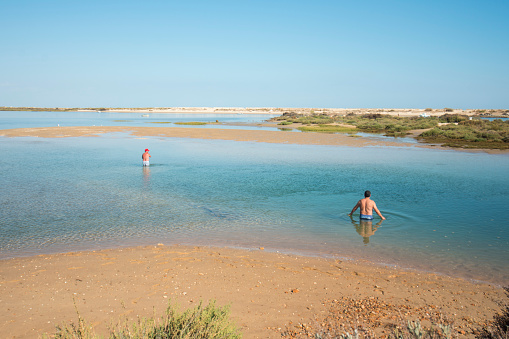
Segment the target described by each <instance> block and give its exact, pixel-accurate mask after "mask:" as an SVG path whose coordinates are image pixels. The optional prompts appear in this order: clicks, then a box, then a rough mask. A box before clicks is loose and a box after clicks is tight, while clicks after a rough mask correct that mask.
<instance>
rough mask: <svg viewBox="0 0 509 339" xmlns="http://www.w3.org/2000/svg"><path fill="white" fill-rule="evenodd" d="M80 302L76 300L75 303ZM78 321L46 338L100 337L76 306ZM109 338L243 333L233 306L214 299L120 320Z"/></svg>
mask: <svg viewBox="0 0 509 339" xmlns="http://www.w3.org/2000/svg"><path fill="white" fill-rule="evenodd" d="M75 306H76V304H75ZM76 312H77V315H78V323H77V324H74V323H71V324H63V325H58V326H57V327H56V333H55V334H54V335H52V336H50V335H48V334H45V335H44V336H43V338H57V339H71V338H72V339H98V338H103V336H99V335H97V334H96V333H95V332H94V330H93V328H92V326H91V325H89V324H88V323H87V322H86V321H85V320H84V319H83V318H82V317H81V316H80V314H79V312H78V310H76ZM108 338H109V339H145V338H154V339H155V338H175V339H177V338H196V339H205V338H219V339H222V338H223V339H238V338H242V334H241V332H240V330H239V329H238V327H237V326H236V325H235V324H233V322H232V321H231V319H230V306H229V305H227V306H223V307H220V306H216V301H215V300H212V301H210V302H209V303H208V304H207V305H206V306H204V305H203V302H202V301H200V303H199V305H198V306H196V307H194V308H190V309H188V310H186V311H184V312H181V311H180V307H179V306H178V305H177V304H171V303H170V304H169V305H168V308H167V309H166V313H165V314H164V315H163V316H161V317H160V318H159V319H156V318H155V317H153V318H138V320H137V321H136V322H134V323H130V322H128V321H127V320H125V321H120V322H119V323H118V324H117V325H116V326H112V327H111V328H110V333H109V336H108Z"/></svg>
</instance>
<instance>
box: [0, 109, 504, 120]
mask: <svg viewBox="0 0 509 339" xmlns="http://www.w3.org/2000/svg"><path fill="white" fill-rule="evenodd" d="M0 111H12V112H15V111H30V112H105V113H106V112H109V113H145V114H146V113H148V114H150V113H187V114H189V113H197V114H268V115H282V114H283V113H289V112H294V113H299V114H327V115H338V114H339V115H346V114H372V113H379V114H389V115H394V116H401V117H411V116H419V115H421V114H427V115H430V116H440V115H443V114H446V113H450V114H464V115H468V116H485V117H506V118H507V117H509V109H466V110H463V109H452V108H441V109H432V108H424V109H418V108H305V107H303V108H291V107H287V108H284V107H138V108H121V107H117V108H112V107H109V108H104V107H96V108H94V107H88V108H85V107H84V108H64V107H5V106H3V107H0Z"/></svg>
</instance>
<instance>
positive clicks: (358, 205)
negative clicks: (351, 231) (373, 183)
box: [348, 200, 361, 216]
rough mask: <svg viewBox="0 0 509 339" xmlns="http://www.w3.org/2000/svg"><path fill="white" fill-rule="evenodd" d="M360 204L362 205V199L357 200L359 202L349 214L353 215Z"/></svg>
mask: <svg viewBox="0 0 509 339" xmlns="http://www.w3.org/2000/svg"><path fill="white" fill-rule="evenodd" d="M360 205H361V201H360V200H359V201H357V204H356V205H355V206H354V207H353V209H352V212H350V214H348V215H350V216H351V215H352V214H353V212H355V210H356V209H358V208H359V206H360Z"/></svg>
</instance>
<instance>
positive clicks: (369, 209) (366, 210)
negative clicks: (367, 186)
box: [348, 191, 385, 220]
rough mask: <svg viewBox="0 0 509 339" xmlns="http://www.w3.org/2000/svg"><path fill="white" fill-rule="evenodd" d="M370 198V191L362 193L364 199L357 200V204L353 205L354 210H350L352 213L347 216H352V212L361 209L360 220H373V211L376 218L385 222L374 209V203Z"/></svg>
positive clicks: (375, 208) (376, 209)
mask: <svg viewBox="0 0 509 339" xmlns="http://www.w3.org/2000/svg"><path fill="white" fill-rule="evenodd" d="M370 196H371V192H370V191H366V192H364V199H361V200H359V201H358V202H357V205H355V206H354V208H353V209H352V212H350V214H348V215H349V216H352V214H353V212H355V210H357V208H359V207H360V208H361V219H363V220H373V210H375V212H376V214H378V216H379V217H380V218H382V220H385V218H384V216H383V215H382V213H380V211H379V210H378V208H377V207H376V204H375V202H374V201H373V200H371V199H370V198H369V197H370Z"/></svg>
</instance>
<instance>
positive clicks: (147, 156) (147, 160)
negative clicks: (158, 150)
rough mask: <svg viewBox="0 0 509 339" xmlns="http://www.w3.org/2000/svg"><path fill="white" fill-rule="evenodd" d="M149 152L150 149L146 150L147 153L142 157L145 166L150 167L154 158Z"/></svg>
mask: <svg viewBox="0 0 509 339" xmlns="http://www.w3.org/2000/svg"><path fill="white" fill-rule="evenodd" d="M148 152H150V151H149V149H148V148H145V153H143V154H142V155H141V159H142V160H143V166H150V157H152V156H151V155H150V154H149V153H148Z"/></svg>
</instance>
